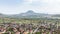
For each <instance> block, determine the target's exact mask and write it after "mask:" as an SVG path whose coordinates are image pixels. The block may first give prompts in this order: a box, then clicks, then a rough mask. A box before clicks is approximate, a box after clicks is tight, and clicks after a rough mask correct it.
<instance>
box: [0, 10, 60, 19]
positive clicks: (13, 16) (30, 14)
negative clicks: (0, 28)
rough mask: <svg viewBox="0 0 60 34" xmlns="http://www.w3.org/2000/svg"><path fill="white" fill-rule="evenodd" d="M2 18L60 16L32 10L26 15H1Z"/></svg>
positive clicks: (59, 15) (59, 16)
mask: <svg viewBox="0 0 60 34" xmlns="http://www.w3.org/2000/svg"><path fill="white" fill-rule="evenodd" d="M0 17H8V18H60V14H44V13H36V12H34V11H32V10H28V11H27V12H25V13H20V14H15V15H5V14H1V13H0Z"/></svg>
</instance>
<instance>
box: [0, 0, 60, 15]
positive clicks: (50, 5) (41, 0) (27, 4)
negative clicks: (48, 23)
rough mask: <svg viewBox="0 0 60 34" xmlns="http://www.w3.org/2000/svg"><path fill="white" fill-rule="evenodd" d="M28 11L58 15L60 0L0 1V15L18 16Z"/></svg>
mask: <svg viewBox="0 0 60 34" xmlns="http://www.w3.org/2000/svg"><path fill="white" fill-rule="evenodd" d="M28 10H33V11H34V12H36V13H46V14H60V0H0V13H3V14H19V13H25V12H27V11H28Z"/></svg>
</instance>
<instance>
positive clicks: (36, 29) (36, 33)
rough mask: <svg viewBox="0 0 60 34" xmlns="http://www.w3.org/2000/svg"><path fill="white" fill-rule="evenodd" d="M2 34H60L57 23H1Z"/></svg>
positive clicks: (0, 33)
mask: <svg viewBox="0 0 60 34" xmlns="http://www.w3.org/2000/svg"><path fill="white" fill-rule="evenodd" d="M0 34H60V26H57V25H56V23H54V24H53V23H50V24H49V23H37V24H35V23H29V24H26V23H22V24H17V23H1V24H0Z"/></svg>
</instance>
